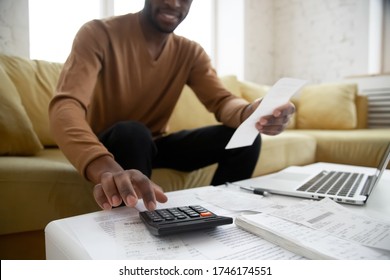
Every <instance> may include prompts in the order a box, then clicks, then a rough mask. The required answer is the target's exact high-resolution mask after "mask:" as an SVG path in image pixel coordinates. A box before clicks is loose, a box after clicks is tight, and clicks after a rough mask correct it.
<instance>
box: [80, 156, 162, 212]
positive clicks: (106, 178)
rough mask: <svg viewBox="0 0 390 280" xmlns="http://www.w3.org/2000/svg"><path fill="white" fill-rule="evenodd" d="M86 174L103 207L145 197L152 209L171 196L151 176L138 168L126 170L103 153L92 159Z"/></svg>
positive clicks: (106, 207)
mask: <svg viewBox="0 0 390 280" xmlns="http://www.w3.org/2000/svg"><path fill="white" fill-rule="evenodd" d="M102 170H106V171H104V172H102ZM113 170H115V171H113ZM87 176H88V178H89V179H90V180H91V181H92V182H95V184H96V185H95V187H94V189H93V195H94V197H95V200H96V202H97V203H98V204H99V206H100V207H101V208H102V209H106V210H108V209H111V208H112V207H116V206H119V205H120V204H121V203H122V202H124V203H125V205H126V206H129V207H134V206H135V205H136V204H137V201H138V199H140V198H142V199H143V201H144V204H145V207H146V208H147V209H148V210H150V211H151V210H154V209H155V208H156V201H158V202H162V203H163V202H166V201H167V200H168V198H167V197H166V195H165V194H164V192H163V190H162V189H161V187H159V186H158V185H156V184H155V183H154V182H152V181H151V180H149V178H148V177H146V176H145V175H144V174H142V173H141V172H140V171H138V170H135V169H130V170H123V169H122V168H121V167H120V166H119V165H118V164H117V163H116V162H115V161H114V160H113V159H112V158H111V157H101V158H98V159H96V160H95V161H93V162H92V163H90V164H89V166H88V167H87Z"/></svg>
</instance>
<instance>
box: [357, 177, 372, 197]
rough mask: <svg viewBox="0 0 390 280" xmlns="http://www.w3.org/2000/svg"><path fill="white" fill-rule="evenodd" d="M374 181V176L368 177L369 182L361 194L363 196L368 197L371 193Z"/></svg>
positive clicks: (365, 184)
mask: <svg viewBox="0 0 390 280" xmlns="http://www.w3.org/2000/svg"><path fill="white" fill-rule="evenodd" d="M373 181H374V176H368V178H367V181H366V182H365V183H364V186H363V189H362V191H361V192H360V194H361V195H368V194H369V193H370V192H371V188H372V186H373Z"/></svg>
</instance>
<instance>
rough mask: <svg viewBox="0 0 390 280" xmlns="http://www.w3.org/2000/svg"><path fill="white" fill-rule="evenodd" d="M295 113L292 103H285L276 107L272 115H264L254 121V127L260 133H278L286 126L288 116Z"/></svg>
mask: <svg viewBox="0 0 390 280" xmlns="http://www.w3.org/2000/svg"><path fill="white" fill-rule="evenodd" d="M294 113H295V106H294V104H293V103H291V102H290V103H287V104H285V105H283V106H280V107H278V108H276V109H275V110H274V112H273V114H272V115H270V116H264V117H262V118H260V120H259V121H258V122H257V123H256V128H257V130H258V131H259V132H260V133H263V134H267V135H278V134H279V133H281V132H283V130H284V129H285V128H286V127H287V125H288V122H289V121H290V118H291V117H292V115H293V114H294Z"/></svg>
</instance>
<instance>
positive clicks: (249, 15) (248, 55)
mask: <svg viewBox="0 0 390 280" xmlns="http://www.w3.org/2000/svg"><path fill="white" fill-rule="evenodd" d="M223 1H226V0H222V1H219V2H222V3H223ZM231 1H232V0H231ZM233 1H237V0H233ZM242 1H244V7H243V8H242V10H243V11H241V8H240V9H239V11H237V10H236V11H234V12H236V14H237V13H238V12H240V13H241V12H242V13H243V14H244V26H242V25H241V24H238V25H237V27H238V28H243V29H244V42H243V43H240V42H239V40H240V38H241V37H240V36H241V35H238V36H237V35H236V34H238V33H236V32H233V31H232V30H230V31H231V32H230V33H229V32H228V33H227V34H228V36H230V40H231V42H232V43H229V44H235V43H236V44H237V45H236V46H235V49H236V50H237V49H241V50H243V54H241V53H240V54H239V55H238V52H237V51H234V52H233V53H232V52H230V53H228V54H227V55H225V56H221V57H220V58H219V60H220V61H219V62H220V63H221V62H222V63H228V62H229V63H230V66H229V67H231V66H232V65H233V68H228V67H225V68H226V69H231V70H226V71H224V72H223V73H222V74H235V73H234V69H235V68H234V66H236V67H238V68H241V67H243V68H244V69H243V72H244V77H240V78H244V79H247V80H250V81H253V82H258V83H262V84H273V83H274V82H275V81H276V80H277V79H278V78H280V77H283V76H293V77H301V78H305V79H309V80H310V81H312V82H327V81H335V80H340V79H342V78H344V77H347V76H352V75H361V74H366V73H367V63H368V62H367V59H368V58H367V53H368V49H367V48H368V43H367V42H368V14H369V13H368V6H369V1H368V0H326V1H322V0H242ZM384 1H385V3H386V5H385V7H386V11H387V15H388V14H389V11H390V9H389V6H390V5H389V2H390V1H389V0H384ZM237 5H238V4H237ZM241 17H242V16H241V15H238V16H237V15H236V16H234V14H233V15H231V16H230V18H229V17H228V18H227V19H226V20H229V21H231V22H232V23H233V24H234V22H236V21H237V19H238V18H241ZM389 18H390V17H389V16H387V19H386V20H387V21H386V23H385V25H386V27H387V28H386V27H385V29H384V30H385V32H386V34H389V30H390V28H389ZM221 24H222V23H220V25H221ZM220 27H221V28H222V27H223V25H222V26H220ZM28 30H29V28H28V0H0V52H3V53H8V54H14V55H20V56H24V57H28V56H29V36H28ZM386 36H387V39H386V40H387V41H385V44H386V46H385V52H386V53H385V54H386V55H387V56H385V57H386V59H385V61H384V70H385V72H388V71H390V65H389V64H390V62H389V55H390V54H389V51H388V50H387V49H388V48H387V46H389V45H390V44H389V36H388V35H386ZM219 44H220V45H221V46H227V44H225V43H221V42H219ZM237 57H241V59H242V60H243V61H244V63H243V66H242V65H241V62H235V60H234V59H236V58H237ZM233 58H234V59H233ZM228 71H230V72H231V73H227V72H228Z"/></svg>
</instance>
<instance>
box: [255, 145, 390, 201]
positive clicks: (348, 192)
mask: <svg viewBox="0 0 390 280" xmlns="http://www.w3.org/2000/svg"><path fill="white" fill-rule="evenodd" d="M389 160H390V143H389V145H388V146H387V148H386V150H385V153H384V154H383V157H382V159H381V161H380V163H379V166H378V167H377V169H376V171H375V173H374V174H372V175H370V174H367V173H359V172H354V171H352V170H351V169H350V168H349V169H348V171H347V170H346V171H340V170H322V171H321V172H319V173H315V174H310V175H309V176H307V174H306V175H305V178H303V177H302V176H303V174H299V173H294V172H291V169H290V171H288V170H286V172H283V171H281V172H279V173H276V174H274V175H273V176H271V177H270V179H267V180H266V181H258V184H257V183H256V181H255V182H253V181H252V186H251V187H252V188H253V189H257V190H259V191H266V192H269V193H274V194H282V195H289V196H295V197H302V198H311V199H322V198H325V197H329V198H331V199H333V200H334V201H336V202H340V203H347V204H356V205H364V204H365V203H366V202H367V199H368V197H369V196H370V194H371V193H372V191H373V190H374V189H375V186H376V185H377V184H378V182H379V180H380V177H381V176H382V174H383V172H384V170H385V169H386V166H387V164H388V163H389ZM299 176H301V178H299ZM259 178H261V177H259ZM266 182H267V183H266ZM253 183H254V184H253ZM265 185H266V186H265Z"/></svg>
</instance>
